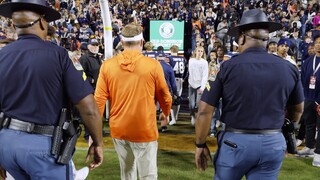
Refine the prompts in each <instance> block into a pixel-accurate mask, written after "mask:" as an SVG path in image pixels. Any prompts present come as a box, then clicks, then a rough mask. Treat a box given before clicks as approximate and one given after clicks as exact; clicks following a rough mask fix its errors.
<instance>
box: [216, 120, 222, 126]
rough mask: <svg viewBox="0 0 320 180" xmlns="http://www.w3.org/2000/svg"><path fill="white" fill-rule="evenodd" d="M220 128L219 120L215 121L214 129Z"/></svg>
mask: <svg viewBox="0 0 320 180" xmlns="http://www.w3.org/2000/svg"><path fill="white" fill-rule="evenodd" d="M220 126H221V122H220V121H219V120H217V121H216V128H218V127H220Z"/></svg>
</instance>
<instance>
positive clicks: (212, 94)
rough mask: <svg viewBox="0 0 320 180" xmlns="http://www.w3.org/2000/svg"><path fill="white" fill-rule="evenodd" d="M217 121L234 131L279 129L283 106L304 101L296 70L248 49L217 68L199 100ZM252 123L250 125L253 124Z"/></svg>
mask: <svg viewBox="0 0 320 180" xmlns="http://www.w3.org/2000/svg"><path fill="white" fill-rule="evenodd" d="M220 98H222V116H221V121H222V122H224V123H226V125H227V126H229V127H232V128H237V129H280V128H281V127H282V125H283V123H284V118H285V110H286V109H285V108H286V106H287V105H296V104H299V103H301V102H303V100H304V95H303V88H302V84H301V81H300V79H299V72H298V69H297V68H296V67H295V66H294V65H292V64H291V63H290V62H288V61H285V60H283V59H282V58H280V57H277V56H275V55H272V54H268V53H267V51H266V50H265V49H259V48H250V49H247V50H246V51H245V52H243V53H242V54H240V55H238V56H234V57H233V58H231V59H230V60H228V61H226V62H224V63H223V64H222V65H221V68H220V71H219V72H218V75H217V78H216V80H215V81H214V82H211V81H209V82H208V84H207V85H206V88H205V90H204V92H203V95H202V97H201V100H202V101H204V102H206V103H208V104H210V105H212V106H215V107H217V106H218V104H219V100H220ZM253 122H254V123H253Z"/></svg>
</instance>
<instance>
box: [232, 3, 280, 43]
mask: <svg viewBox="0 0 320 180" xmlns="http://www.w3.org/2000/svg"><path fill="white" fill-rule="evenodd" d="M281 28H282V25H281V24H280V23H276V22H269V21H268V17H267V16H266V14H265V13H264V12H263V11H261V10H260V9H251V10H247V11H245V12H244V13H243V15H242V18H241V20H240V23H239V24H238V25H237V26H235V27H233V28H231V29H229V31H228V35H229V36H234V37H239V35H240V33H241V32H243V31H244V30H249V29H268V30H269V33H271V32H274V31H277V30H279V29H281Z"/></svg>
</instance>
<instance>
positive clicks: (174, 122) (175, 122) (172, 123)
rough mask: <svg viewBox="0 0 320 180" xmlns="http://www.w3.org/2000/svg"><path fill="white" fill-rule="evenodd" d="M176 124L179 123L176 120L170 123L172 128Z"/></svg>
mask: <svg viewBox="0 0 320 180" xmlns="http://www.w3.org/2000/svg"><path fill="white" fill-rule="evenodd" d="M174 124H177V121H176V120H175V119H172V120H171V121H170V122H169V125H170V126H172V125H174Z"/></svg>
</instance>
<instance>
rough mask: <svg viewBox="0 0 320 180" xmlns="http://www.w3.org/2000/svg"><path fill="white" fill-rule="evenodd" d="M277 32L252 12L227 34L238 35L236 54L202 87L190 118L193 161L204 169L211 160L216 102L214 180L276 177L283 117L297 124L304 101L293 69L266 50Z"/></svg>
mask: <svg viewBox="0 0 320 180" xmlns="http://www.w3.org/2000/svg"><path fill="white" fill-rule="evenodd" d="M278 29H281V25H280V24H278V23H272V22H268V18H267V16H266V15H265V14H264V13H263V12H262V11H261V10H260V9H253V10H248V11H245V12H244V13H243V16H242V19H241V21H240V24H239V25H238V26H235V27H234V28H232V29H230V30H229V31H228V34H229V35H230V36H234V37H239V40H238V44H239V48H240V55H237V56H234V57H232V58H231V59H230V60H229V61H226V62H225V63H223V64H222V65H221V69H220V71H219V72H218V74H217V78H216V80H215V81H214V82H209V83H208V84H207V86H206V89H205V91H204V93H203V95H202V98H201V101H200V103H199V115H198V118H197V120H196V142H195V144H196V147H197V148H196V153H195V162H196V166H197V168H198V169H200V170H205V169H206V168H207V160H209V159H211V156H210V152H209V149H208V147H207V145H206V137H207V135H208V131H209V128H210V122H211V119H212V114H213V112H214V110H215V108H216V107H217V105H218V103H219V99H220V98H222V105H223V106H222V107H223V108H222V116H221V121H222V122H223V123H225V124H226V130H225V131H223V132H222V131H220V133H219V134H218V137H217V139H218V150H217V152H216V154H215V160H214V165H215V177H214V179H215V180H219V179H223V180H240V179H241V178H242V177H243V176H246V179H248V180H255V179H260V180H261V179H263V180H276V179H277V176H278V173H279V170H280V167H281V164H282V160H283V159H284V155H285V151H286V142H285V139H284V136H283V134H282V133H281V127H282V126H283V124H284V119H285V115H286V113H287V116H286V117H287V118H288V119H290V120H291V121H299V119H300V117H301V114H302V110H303V100H304V95H303V88H302V85H301V81H300V79H299V72H298V70H297V68H296V67H295V66H294V65H292V64H290V63H289V62H288V61H283V59H281V58H280V57H277V56H275V55H272V54H268V52H267V51H266V45H267V41H268V34H269V33H270V32H273V31H276V30H278Z"/></svg>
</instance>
